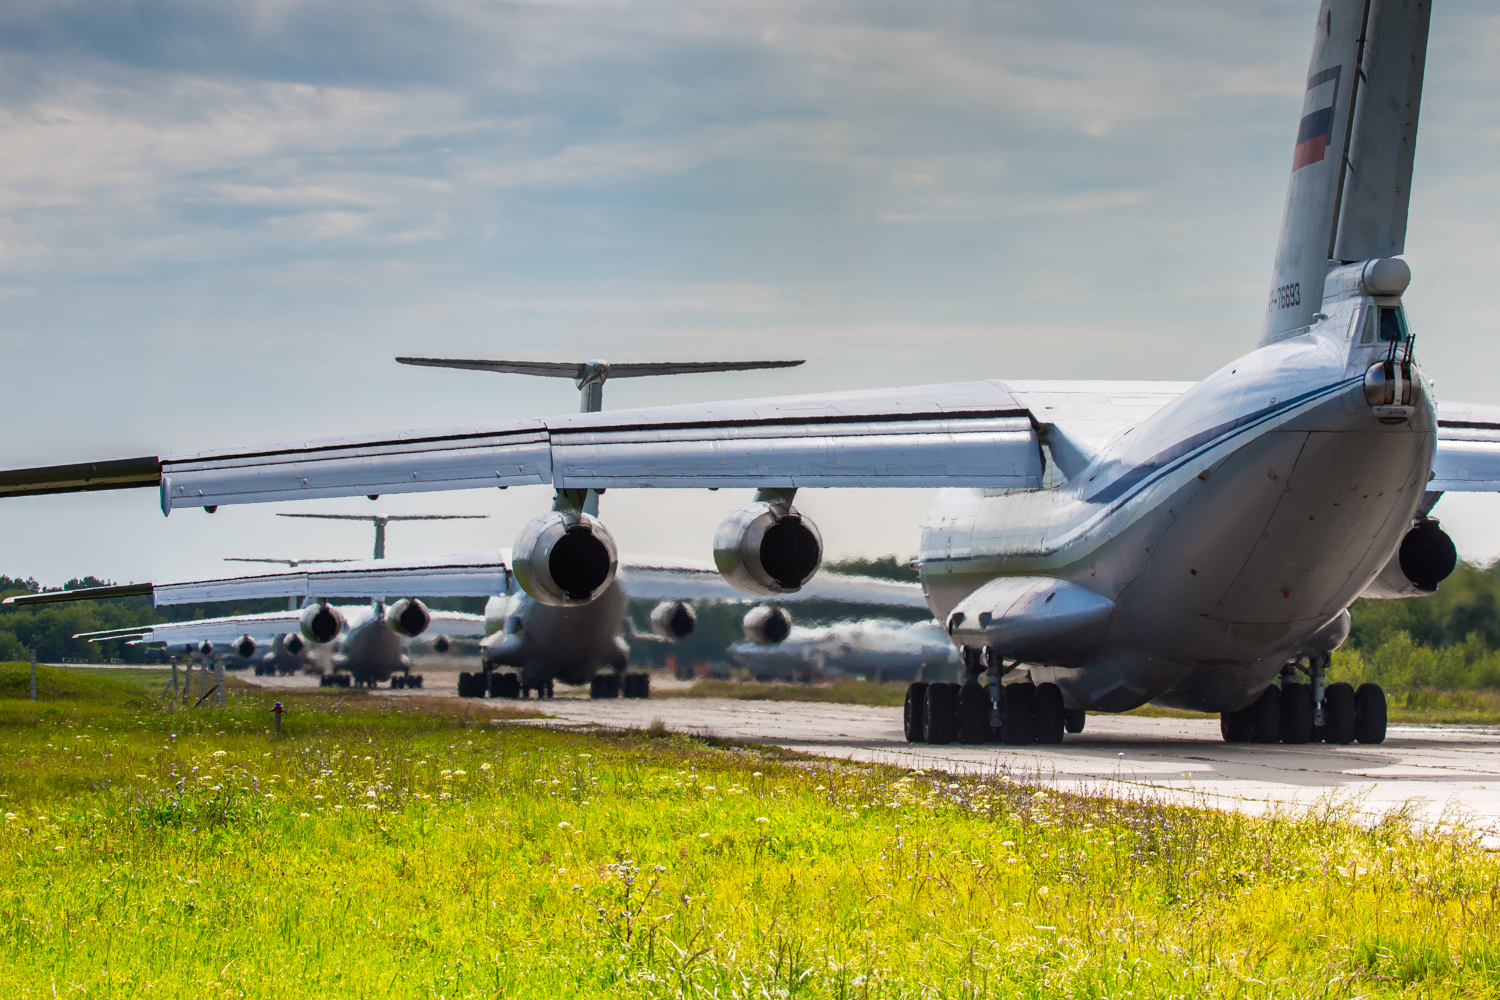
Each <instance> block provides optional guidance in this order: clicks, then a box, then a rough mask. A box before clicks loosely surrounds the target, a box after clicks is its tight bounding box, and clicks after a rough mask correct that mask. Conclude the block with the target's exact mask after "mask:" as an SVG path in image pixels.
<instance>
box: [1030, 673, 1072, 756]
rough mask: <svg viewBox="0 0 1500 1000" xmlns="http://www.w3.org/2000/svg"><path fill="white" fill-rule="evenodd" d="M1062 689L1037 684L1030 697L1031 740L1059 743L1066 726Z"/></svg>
mask: <svg viewBox="0 0 1500 1000" xmlns="http://www.w3.org/2000/svg"><path fill="white" fill-rule="evenodd" d="M1066 711H1067V709H1065V708H1063V696H1062V688H1060V687H1058V686H1057V685H1056V684H1038V685H1037V686H1036V691H1035V692H1034V693H1033V694H1032V696H1031V719H1032V725H1033V729H1032V739H1034V740H1036V742H1038V743H1061V742H1062V741H1063V729H1064V727H1065V726H1066V725H1067V722H1066V720H1065V719H1064V713H1066Z"/></svg>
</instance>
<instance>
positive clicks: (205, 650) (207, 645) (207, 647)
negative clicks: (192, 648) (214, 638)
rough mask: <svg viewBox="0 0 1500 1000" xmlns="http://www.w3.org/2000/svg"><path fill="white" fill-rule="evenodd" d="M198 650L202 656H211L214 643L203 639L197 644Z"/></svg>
mask: <svg viewBox="0 0 1500 1000" xmlns="http://www.w3.org/2000/svg"><path fill="white" fill-rule="evenodd" d="M198 652H200V653H202V654H203V655H204V656H213V655H214V644H213V643H211V642H208V641H207V640H205V641H204V642H202V643H200V644H199V645H198Z"/></svg>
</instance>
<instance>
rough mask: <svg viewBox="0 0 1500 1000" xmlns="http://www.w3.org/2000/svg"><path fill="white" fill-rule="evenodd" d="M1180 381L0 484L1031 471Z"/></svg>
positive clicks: (850, 396) (961, 480) (796, 409)
mask: <svg viewBox="0 0 1500 1000" xmlns="http://www.w3.org/2000/svg"><path fill="white" fill-rule="evenodd" d="M1189 384H1190V383H1180V382H1005V381H1000V380H989V381H982V382H956V383H948V384H943V385H929V386H916V387H909V388H901V389H877V390H858V391H852V392H829V393H816V394H811V395H805V396H781V397H771V398H766V399H750V400H739V401H732V402H715V403H694V404H689V405H681V406H662V407H654V408H650V409H642V410H629V411H606V412H601V413H580V414H569V415H566V416H561V417H552V418H547V419H545V420H512V421H505V422H502V423H497V424H490V425H484V426H473V427H457V428H440V429H436V430H425V431H406V432H401V433H396V434H385V435H365V436H357V437H342V438H326V439H322V440H312V441H298V442H291V443H284V444H275V445H263V446H254V447H244V448H226V449H220V450H216V451H202V452H182V453H177V454H172V455H166V456H163V457H160V458H152V457H144V458H135V459H121V460H116V461H112V462H94V463H81V464H75V465H62V466H50V467H46V468H36V469H18V470H11V471H8V472H0V496H26V495H34V494H42V493H58V492H80V491H87V490H106V489H124V488H129V487H137V486H153V485H154V486H157V487H158V488H159V489H160V491H161V499H162V509H163V511H164V512H170V510H171V509H172V508H174V507H212V506H217V505H219V504H229V503H254V502H259V501H269V500H291V499H312V498H318V497H336V496H359V495H365V494H383V493H409V492H422V491H434V490H454V489H476V488H481V487H494V486H512V485H522V484H544V485H551V486H554V487H558V488H579V489H583V488H589V489H605V488H610V487H616V488H618V487H629V486H649V487H707V488H719V487H736V486H738V487H781V488H786V487H801V486H890V487H894V486H921V487H929V486H939V487H940V486H971V487H997V488H998V487H1018V488H1029V487H1036V486H1040V485H1041V482H1042V476H1043V472H1044V470H1043V469H1042V458H1041V448H1040V436H1039V430H1040V429H1042V428H1045V427H1048V426H1052V425H1057V426H1062V425H1063V424H1064V423H1066V422H1068V421H1071V422H1072V423H1073V424H1074V425H1076V427H1077V428H1078V432H1077V436H1078V437H1079V438H1080V439H1081V440H1096V441H1097V440H1103V439H1105V438H1107V437H1108V436H1110V435H1111V434H1113V433H1115V432H1117V431H1119V430H1120V429H1123V428H1124V427H1126V426H1129V425H1130V424H1131V423H1133V422H1135V421H1138V420H1140V419H1143V418H1144V417H1145V416H1148V415H1149V414H1150V413H1153V412H1155V410H1156V409H1158V408H1159V407H1160V406H1162V405H1164V404H1165V403H1166V402H1167V401H1168V400H1169V399H1171V398H1173V397H1175V396H1176V395H1178V394H1180V393H1181V392H1182V391H1183V390H1184V389H1186V388H1187V386H1188V385H1189Z"/></svg>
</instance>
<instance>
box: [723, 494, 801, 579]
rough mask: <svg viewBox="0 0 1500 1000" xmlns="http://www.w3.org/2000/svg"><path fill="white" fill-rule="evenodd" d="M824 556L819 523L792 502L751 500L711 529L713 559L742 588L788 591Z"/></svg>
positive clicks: (727, 577)
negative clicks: (715, 530) (714, 528)
mask: <svg viewBox="0 0 1500 1000" xmlns="http://www.w3.org/2000/svg"><path fill="white" fill-rule="evenodd" d="M822 561H823V536H822V534H821V533H819V531H818V526H817V525H816V524H813V522H812V520H811V519H810V518H808V517H807V515H805V514H803V513H802V512H800V511H799V510H797V508H796V507H793V506H792V505H791V504H785V503H776V502H773V501H768V500H756V501H754V502H752V503H747V504H745V506H743V507H741V508H740V509H739V510H737V511H735V512H734V513H733V514H730V515H729V516H728V517H726V518H725V519H724V522H723V523H722V524H720V525H719V530H718V531H717V532H716V533H715V534H714V565H716V566H718V567H719V573H720V575H722V576H723V577H724V579H725V580H727V581H729V584H730V586H732V587H734V588H735V589H736V590H741V591H744V592H745V593H747V594H761V595H763V596H766V597H771V596H774V595H776V594H792V593H796V592H797V591H798V590H801V589H802V585H803V584H805V583H806V582H807V581H808V580H811V579H812V578H813V574H814V573H816V572H817V571H818V564H819V563H821V562H822Z"/></svg>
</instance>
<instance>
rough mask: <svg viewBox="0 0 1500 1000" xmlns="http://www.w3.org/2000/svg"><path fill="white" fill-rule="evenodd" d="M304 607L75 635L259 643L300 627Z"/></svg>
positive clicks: (98, 639)
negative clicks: (247, 639)
mask: <svg viewBox="0 0 1500 1000" xmlns="http://www.w3.org/2000/svg"><path fill="white" fill-rule="evenodd" d="M301 616H302V612H301V611H273V612H271V613H270V614H263V615H234V616H232V617H228V618H200V619H198V620H196V621H190V622H168V623H166V624H162V625H142V626H141V627H140V628H138V629H110V630H109V631H106V632H80V633H79V634H78V635H75V636H73V638H75V639H85V640H88V641H90V642H105V641H108V640H111V639H121V638H127V637H130V638H135V639H138V640H139V641H141V642H165V643H168V644H169V645H177V644H178V643H192V644H194V645H196V644H197V643H200V642H213V643H221V642H233V641H234V640H235V639H238V638H239V637H240V636H242V635H248V636H250V638H252V639H254V640H255V641H256V642H258V643H269V642H271V641H273V640H274V639H275V638H276V637H277V636H279V635H283V634H285V633H287V632H295V631H297V624H298V620H299V619H300V618H301Z"/></svg>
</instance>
